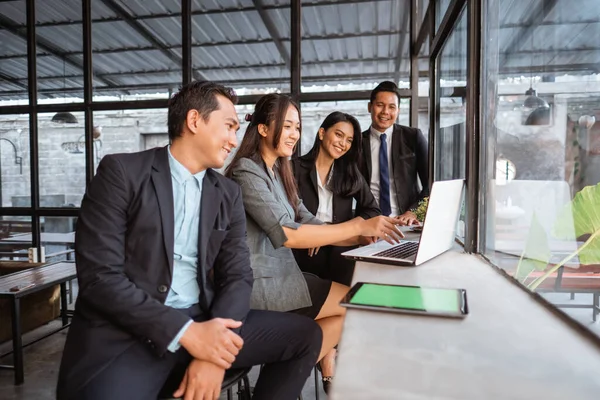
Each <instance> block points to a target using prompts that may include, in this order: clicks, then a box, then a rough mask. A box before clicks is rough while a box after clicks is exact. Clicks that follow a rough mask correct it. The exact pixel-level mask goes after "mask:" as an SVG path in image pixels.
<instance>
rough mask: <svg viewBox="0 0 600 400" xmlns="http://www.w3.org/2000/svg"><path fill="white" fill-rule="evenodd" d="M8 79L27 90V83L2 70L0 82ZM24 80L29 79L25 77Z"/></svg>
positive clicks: (9, 81)
mask: <svg viewBox="0 0 600 400" xmlns="http://www.w3.org/2000/svg"><path fill="white" fill-rule="evenodd" d="M3 80H4V81H6V82H8V83H10V84H12V85H15V86H18V87H20V88H21V89H25V90H27V85H26V84H24V83H22V82H21V81H20V80H19V78H15V77H14V76H11V75H9V74H7V73H5V72H2V71H0V84H1V83H2V81H3ZM24 81H27V78H25V79H24Z"/></svg>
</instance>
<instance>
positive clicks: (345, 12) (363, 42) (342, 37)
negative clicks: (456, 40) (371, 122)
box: [302, 0, 410, 92]
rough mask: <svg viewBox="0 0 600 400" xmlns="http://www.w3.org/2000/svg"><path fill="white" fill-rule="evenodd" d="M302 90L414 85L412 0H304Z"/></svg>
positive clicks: (361, 88) (406, 86)
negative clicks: (352, 0) (390, 83)
mask: <svg viewBox="0 0 600 400" xmlns="http://www.w3.org/2000/svg"><path fill="white" fill-rule="evenodd" d="M302 3H303V7H302V30H303V33H302V91H303V92H316V91H318V92H323V91H342V90H371V89H373V87H375V85H377V83H379V82H380V81H385V80H393V81H394V82H396V83H397V84H398V87H400V88H408V87H409V86H410V82H409V74H410V55H409V45H410V1H407V0H383V1H361V2H356V3H354V4H353V3H347V2H343V4H336V3H335V2H322V3H319V2H314V1H312V0H311V1H303V2H302Z"/></svg>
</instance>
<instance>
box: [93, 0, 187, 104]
mask: <svg viewBox="0 0 600 400" xmlns="http://www.w3.org/2000/svg"><path fill="white" fill-rule="evenodd" d="M111 3H112V2H111ZM121 4H123V5H121ZM124 4H126V5H124ZM123 15H125V16H127V17H128V18H129V17H130V18H131V19H128V20H125V19H124V17H123ZM92 20H93V22H92V51H93V57H92V64H93V74H94V78H93V84H94V96H93V98H94V100H95V101H106V100H136V99H148V98H165V99H166V98H168V97H169V95H170V93H171V92H172V91H175V90H177V88H178V87H179V86H180V85H181V82H182V58H181V5H180V2H174V1H170V2H143V3H142V2H126V3H124V2H120V3H118V4H116V3H113V4H109V5H107V4H105V3H104V2H99V1H94V2H92Z"/></svg>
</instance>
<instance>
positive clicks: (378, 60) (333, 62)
mask: <svg viewBox="0 0 600 400" xmlns="http://www.w3.org/2000/svg"><path fill="white" fill-rule="evenodd" d="M390 61H393V59H392V58H384V57H377V58H355V59H339V60H319V61H311V62H310V65H336V64H349V63H350V64H351V63H373V62H376V63H382V62H390ZM285 66H286V65H285V64H284V63H276V64H248V65H227V66H225V65H224V66H219V67H208V68H207V67H198V66H196V67H195V68H198V69H199V70H200V71H231V70H240V69H256V68H281V67H285ZM179 72H182V70H181V68H177V69H174V68H170V69H160V70H151V71H129V72H115V73H113V74H105V75H102V76H101V77H106V78H111V77H121V78H125V77H131V76H137V77H139V76H145V75H164V74H169V73H179ZM81 77H82V75H69V76H65V77H64V78H67V79H77V78H81ZM58 78H63V76H44V77H39V78H38V80H39V81H46V80H50V81H51V80H56V79H58ZM26 80H27V79H25V78H23V79H21V81H26Z"/></svg>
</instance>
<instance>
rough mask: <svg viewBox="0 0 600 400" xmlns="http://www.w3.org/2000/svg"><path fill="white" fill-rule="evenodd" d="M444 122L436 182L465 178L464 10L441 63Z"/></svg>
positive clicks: (441, 122) (439, 135) (437, 140)
mask: <svg viewBox="0 0 600 400" xmlns="http://www.w3.org/2000/svg"><path fill="white" fill-rule="evenodd" d="M439 64H440V69H439V71H440V77H439V79H440V117H439V118H440V119H439V121H438V124H439V129H438V131H437V132H436V133H435V134H436V137H435V173H434V177H435V180H448V179H460V178H465V164H466V149H465V142H466V126H465V121H466V115H467V114H466V113H467V110H466V93H467V92H466V81H467V14H466V12H465V11H464V10H463V12H462V14H461V17H460V18H459V20H458V23H457V25H456V26H455V28H454V30H453V31H452V34H451V35H450V37H449V38H448V41H447V42H446V44H445V45H444V48H443V49H442V52H441V55H440V59H439Z"/></svg>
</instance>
